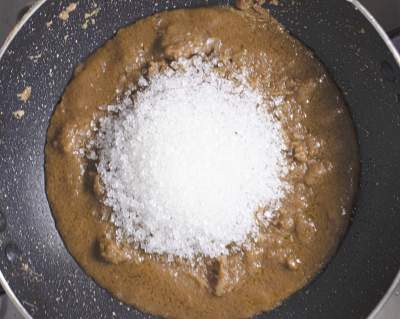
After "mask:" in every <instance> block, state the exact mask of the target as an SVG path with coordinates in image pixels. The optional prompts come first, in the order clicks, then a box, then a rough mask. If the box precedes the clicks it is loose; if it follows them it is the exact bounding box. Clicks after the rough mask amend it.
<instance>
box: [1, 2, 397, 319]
mask: <svg viewBox="0 0 400 319" xmlns="http://www.w3.org/2000/svg"><path fill="white" fill-rule="evenodd" d="M72 1H73V0H72ZM70 2H71V0H54V1H40V2H39V3H37V4H36V5H34V6H33V7H32V9H31V10H30V11H29V12H28V14H27V15H26V16H25V17H24V18H23V19H22V21H21V22H20V24H19V25H18V26H17V27H16V29H15V30H14V32H13V33H12V34H11V36H10V37H9V38H8V40H7V41H6V44H5V46H4V47H3V48H2V49H1V51H0V58H1V60H0V270H1V275H0V279H1V284H2V286H3V287H4V288H5V290H6V291H7V293H8V294H9V296H10V297H11V298H12V299H13V300H14V302H15V303H16V304H17V305H18V307H19V308H20V310H21V311H22V312H23V313H24V314H25V315H26V316H27V317H28V316H29V315H31V316H32V317H35V318H85V319H87V318H96V319H97V318H113V317H117V318H136V319H139V318H152V317H151V316H150V315H146V314H143V313H141V312H139V311H137V310H135V309H134V308H133V307H129V306H127V305H125V304H122V303H120V302H119V301H118V300H117V299H115V298H113V297H111V296H110V294H109V293H108V292H107V291H105V290H104V289H102V288H101V287H99V286H98V285H96V283H95V282H93V280H92V279H91V278H90V277H88V276H87V275H86V274H85V273H84V271H83V270H82V269H81V268H80V267H79V266H78V265H77V263H76V262H75V261H74V259H73V258H72V257H71V256H70V255H69V253H68V251H67V250H66V248H65V246H64V244H63V242H62V239H61V238H60V236H59V234H58V232H57V229H56V227H55V224H54V220H53V218H52V214H51V211H50V208H49V204H48V202H47V198H46V192H45V183H44V182H45V181H44V146H45V141H46V130H47V126H48V123H49V118H50V116H51V114H52V112H53V109H54V106H55V105H56V104H57V102H58V100H59V99H60V97H61V95H62V93H63V90H64V88H65V87H66V85H67V83H68V81H69V80H70V78H71V75H72V73H73V70H74V67H75V66H76V65H77V64H78V63H79V62H82V61H83V60H84V59H85V58H86V57H87V56H88V55H90V54H91V53H92V52H93V51H94V50H95V49H96V48H98V47H99V46H101V45H102V44H103V43H104V42H105V41H106V40H107V39H109V38H111V37H112V36H113V35H114V34H115V32H116V31H117V30H118V29H119V28H120V27H123V26H125V25H127V24H129V23H132V22H135V21H136V20H138V19H140V18H143V17H146V16H149V15H151V14H153V13H155V12H158V11H162V10H167V9H174V8H183V7H198V6H205V5H215V4H223V5H227V4H229V2H227V1H218V0H208V1H207V0H186V1H184V0H164V1H159V2H157V1H153V0H132V1H130V0H114V1H111V0H96V1H92V0H79V1H78V0H76V2H77V4H78V6H77V8H76V10H75V11H74V12H72V13H71V14H70V17H69V19H68V20H67V21H63V20H61V19H60V18H59V14H60V12H61V11H62V10H63V9H65V8H66V7H67V6H68V5H69V4H70ZM96 3H97V7H98V8H100V11H99V12H98V15H97V16H94V17H93V19H94V20H95V21H93V22H95V23H92V22H91V21H90V23H89V24H88V28H87V29H86V30H84V29H83V28H82V25H83V24H84V22H85V13H88V12H92V11H93V10H94V9H95V5H96ZM268 6H269V5H268ZM270 9H271V12H272V14H273V15H274V16H275V17H276V18H277V19H278V20H279V21H281V22H282V23H283V25H284V26H285V27H286V28H287V29H288V30H289V31H290V32H291V33H292V34H293V35H294V36H295V37H297V38H299V39H300V40H301V41H302V42H303V43H305V44H306V45H307V46H308V47H310V48H311V49H312V50H313V51H314V52H315V54H316V56H317V57H318V58H319V59H320V60H321V61H322V62H323V63H324V64H325V65H326V67H327V69H328V70H329V72H330V74H331V75H332V76H333V78H334V79H335V80H336V82H337V84H338V85H339V87H340V88H341V89H342V90H343V92H344V96H345V99H346V101H347V103H348V105H349V108H350V110H351V114H352V116H353V120H354V123H355V126H356V128H357V133H358V140H359V144H360V154H361V168H362V169H361V181H360V187H359V192H358V196H357V200H356V203H355V205H354V216H353V220H352V224H351V226H350V228H349V231H348V233H347V235H346V236H345V238H344V240H343V242H342V244H341V246H340V248H339V250H338V252H337V254H336V256H335V257H334V258H333V259H332V261H331V262H330V263H329V265H328V266H327V267H326V269H325V270H324V271H323V272H322V273H321V274H320V275H319V276H318V277H317V278H316V279H315V280H314V281H313V282H312V283H311V284H310V285H308V286H307V287H306V288H304V289H303V290H301V291H299V292H298V293H296V294H295V295H293V296H292V297H290V298H289V299H288V300H287V301H285V302H284V303H283V304H282V305H281V306H280V307H278V308H277V309H275V310H274V311H272V312H270V313H268V314H262V315H259V316H258V317H257V318H264V319H274V318H280V319H282V318H284V319H290V318H295V319H299V318H307V319H313V318H315V319H321V318H323V319H330V318H332V319H337V318H351V319H356V318H366V317H368V316H369V315H370V314H371V312H372V311H373V310H374V309H375V308H376V307H377V305H378V304H379V302H380V300H382V298H383V297H384V295H385V293H386V292H387V291H388V290H389V287H390V286H391V284H392V283H393V282H394V280H395V277H396V274H397V272H398V270H399V266H400V68H399V62H400V57H399V55H398V54H397V53H396V52H395V49H394V48H393V46H392V45H391V44H390V42H389V39H388V38H387V36H386V35H385V34H384V32H383V30H382V29H381V28H380V27H379V25H378V24H377V23H376V22H375V20H374V19H373V18H372V17H371V15H370V14H369V13H368V12H367V11H366V10H365V9H364V8H363V7H362V6H361V5H360V4H359V3H358V2H357V1H356V0H353V1H350V2H348V1H345V0H302V1H300V0H281V1H280V4H279V5H278V6H274V5H271V6H270ZM204 23H207V21H205V22H204ZM27 86H31V87H32V94H31V97H30V99H29V100H28V101H27V102H26V103H22V101H21V100H20V99H19V98H18V96H17V94H18V93H21V92H22V91H23V90H24V88H26V87H27ZM20 109H23V110H24V111H25V114H24V116H23V117H22V118H21V119H19V120H18V119H16V118H15V117H14V116H13V112H15V111H17V110H20ZM132 289H135V287H132Z"/></svg>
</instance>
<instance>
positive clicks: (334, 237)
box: [46, 1, 358, 319]
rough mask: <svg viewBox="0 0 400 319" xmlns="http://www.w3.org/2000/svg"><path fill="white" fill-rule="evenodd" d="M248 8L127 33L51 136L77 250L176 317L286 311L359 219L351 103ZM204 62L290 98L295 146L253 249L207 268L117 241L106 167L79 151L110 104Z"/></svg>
mask: <svg viewBox="0 0 400 319" xmlns="http://www.w3.org/2000/svg"><path fill="white" fill-rule="evenodd" d="M241 3H242V4H243V3H244V2H243V1H242V2H241ZM244 7H246V8H245V9H246V10H243V11H240V10H237V9H233V8H228V7H213V8H202V9H193V10H176V11H171V12H163V13H160V14H156V15H154V16H152V17H149V18H146V19H143V20H141V21H139V22H137V23H135V24H134V25H131V26H129V27H126V28H124V29H122V30H120V31H119V32H118V34H117V36H116V37H115V38H114V39H112V40H110V41H109V42H107V43H106V45H105V46H104V47H102V48H100V49H99V50H97V51H96V53H95V54H93V55H92V56H91V57H90V58H89V59H88V60H87V61H86V62H85V63H84V64H82V65H80V66H79V67H78V68H77V70H76V74H75V77H74V79H73V80H72V81H71V83H70V84H69V85H68V87H67V89H66V91H65V93H64V96H63V98H62V100H61V102H60V104H59V105H58V106H57V108H56V111H55V113H54V115H53V118H52V120H51V125H50V128H49V131H48V144H47V147H46V177H47V192H48V197H49V200H50V203H51V206H52V209H53V213H54V216H55V219H56V222H57V227H58V229H59V231H60V233H61V235H62V237H63V239H64V241H65V243H66V245H67V247H68V249H69V251H70V252H71V254H72V255H73V256H74V257H75V258H76V259H77V261H78V262H79V264H80V265H81V266H82V267H83V268H84V269H85V270H86V272H87V273H88V274H89V275H90V276H92V277H93V278H94V279H95V280H96V281H97V282H98V283H99V284H100V285H101V286H103V287H105V288H107V289H108V290H109V291H110V292H111V293H112V294H113V295H114V296H116V297H117V298H119V299H121V300H122V301H124V302H126V303H129V304H132V305H134V306H136V307H137V308H139V309H141V310H143V311H147V312H150V313H153V314H157V315H162V316H164V317H167V318H193V319H197V318H198V319H212V318H215V319H224V318H226V319H234V318H246V317H250V316H252V315H254V314H256V313H259V312H262V311H267V310H270V309H272V308H274V307H275V306H277V305H278V304H279V303H280V302H281V301H282V300H283V299H285V298H287V297H288V296H289V295H290V294H292V293H293V292H295V291H296V290H298V289H300V288H301V287H303V286H304V285H305V284H307V283H308V282H309V281H310V280H311V279H312V278H313V277H314V276H315V275H316V273H317V272H318V271H319V270H320V269H321V267H322V266H323V265H324V264H325V263H326V262H327V261H328V259H329V257H330V256H331V255H332V254H333V253H334V251H335V249H336V247H337V245H338V242H339V240H340V238H341V237H342V235H343V233H344V232H345V230H346V227H347V225H348V222H349V215H350V211H351V206H352V200H353V196H354V193H355V190H356V186H357V176H358V150H357V144H356V138H355V133H354V129H353V126H352V122H351V118H350V116H349V113H348V111H347V109H346V106H345V103H344V101H343V98H342V95H341V93H340V92H339V90H338V89H337V88H336V86H335V84H334V83H333V82H332V80H331V79H330V78H329V76H328V75H327V73H326V71H325V69H324V68H323V66H322V65H321V64H320V63H319V62H318V61H317V60H316V59H315V58H314V57H313V54H312V53H311V52H310V51H309V50H308V49H306V48H305V47H304V46H303V45H302V44H301V43H299V42H298V41H297V40H295V39H294V38H292V37H291V36H290V35H289V34H288V33H287V32H286V31H284V30H283V28H282V26H281V25H279V24H278V23H277V22H276V21H275V20H274V19H273V18H272V17H271V16H270V15H269V14H268V13H267V12H266V11H264V10H260V8H259V7H256V8H255V9H253V8H250V6H249V8H247V6H244ZM244 7H243V6H242V8H241V9H244ZM208 39H213V41H207V40H208ZM193 55H203V56H209V55H213V56H215V57H217V58H218V59H219V61H220V62H221V67H222V69H223V70H224V71H226V72H227V73H229V70H230V69H237V68H240V67H242V66H246V68H247V69H249V70H251V72H250V78H251V79H252V80H253V84H254V86H258V88H259V89H261V91H262V92H263V94H265V96H266V97H268V98H272V99H273V98H274V97H283V99H282V101H281V103H280V104H279V106H277V107H276V109H275V110H274V115H275V117H276V118H277V119H279V120H280V121H281V123H282V126H283V129H284V131H285V135H286V137H287V138H286V139H287V140H286V141H285V142H286V143H287V145H288V146H289V148H288V149H289V152H288V154H287V157H288V163H289V169H290V171H289V174H288V176H287V181H288V182H289V183H290V185H291V186H292V191H290V192H289V193H288V194H287V196H286V198H285V200H284V202H283V205H282V207H281V208H280V210H279V212H278V213H277V215H276V216H275V217H274V219H273V220H272V221H271V222H270V223H269V225H268V227H266V228H265V229H264V230H263V231H262V233H261V234H260V238H261V240H259V241H258V242H257V243H254V246H253V248H252V249H251V250H250V251H243V252H236V253H232V254H230V255H228V256H224V257H218V258H213V259H211V258H203V259H202V260H197V262H196V263H195V264H193V263H190V262H188V261H187V260H183V259H179V258H174V259H172V260H168V258H166V257H165V256H157V255H150V254H146V253H144V252H143V251H141V250H140V249H135V248H133V247H130V246H129V245H124V244H117V243H116V241H115V238H114V237H113V236H106V234H107V233H108V234H110V229H112V227H113V226H112V225H111V223H110V222H109V215H110V211H109V208H107V207H105V206H104V205H103V204H102V201H101V198H102V196H104V190H103V189H102V185H101V181H100V180H99V177H98V175H97V172H96V166H95V165H96V161H94V160H93V161H91V160H89V159H87V158H84V157H82V156H79V152H78V151H77V150H79V149H80V148H81V147H82V145H84V144H85V141H86V140H87V139H88V138H89V136H87V134H86V132H88V131H90V129H91V122H92V120H96V119H97V118H99V117H101V116H104V113H105V111H104V109H102V108H99V106H102V105H109V104H112V103H115V101H118V100H119V99H120V98H121V96H122V95H123V92H126V91H127V90H128V89H129V87H130V86H131V85H132V84H135V83H137V81H138V79H139V77H140V76H145V77H146V75H147V76H148V75H149V74H151V73H154V72H159V71H160V70H162V69H165V68H168V67H169V66H170V63H171V62H172V61H175V60H177V59H178V58H180V57H185V58H190V57H192V56H193ZM132 94H134V92H133V93H132ZM82 165H84V166H85V167H86V170H85V172H84V174H81V173H82V171H81V170H82Z"/></svg>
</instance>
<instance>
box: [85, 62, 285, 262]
mask: <svg viewBox="0 0 400 319" xmlns="http://www.w3.org/2000/svg"><path fill="white" fill-rule="evenodd" d="M213 67H214V66H213V64H212V63H209V62H204V61H202V60H201V59H200V58H193V59H191V60H181V61H179V62H177V63H176V64H175V66H174V68H177V69H179V71H174V70H172V69H170V70H169V71H168V72H165V73H163V74H158V75H155V76H153V77H151V78H150V79H148V81H146V80H144V79H141V80H140V81H139V82H140V86H144V88H143V89H142V90H141V91H138V92H137V93H136V95H135V98H134V100H133V101H130V100H127V99H125V100H124V101H123V103H122V104H121V105H120V106H119V107H118V109H119V111H118V112H117V113H111V114H110V115H109V116H108V117H105V118H103V119H101V120H100V124H99V130H98V132H97V137H96V140H95V145H96V149H97V157H98V161H99V162H98V167H97V169H98V173H99V174H100V177H101V180H102V181H103V183H104V186H105V190H106V196H105V199H104V203H105V204H106V205H108V206H110V207H111V208H112V209H113V214H112V217H111V221H112V223H114V224H115V226H116V228H117V239H118V240H124V239H125V240H126V239H127V240H128V241H130V242H131V243H135V244H136V245H140V247H141V248H143V249H144V250H145V251H146V252H148V253H157V254H168V255H175V256H180V257H185V258H192V257H194V256H196V255H199V254H200V255H205V256H210V257H215V256H219V255H223V254H228V253H229V251H228V247H227V246H228V245H233V246H237V247H239V246H243V245H244V244H246V243H247V242H248V241H249V240H250V239H251V238H253V239H254V238H256V237H257V233H258V227H259V226H258V225H257V220H256V217H255V211H256V210H257V209H258V208H260V207H269V208H268V209H267V211H266V215H265V216H264V217H266V218H270V217H271V216H272V215H273V211H274V209H276V208H277V206H278V205H279V200H280V199H281V198H282V197H283V196H284V182H282V180H281V177H282V176H283V175H284V174H285V172H286V171H285V166H286V162H285V156H284V155H283V150H284V148H285V146H284V142H283V138H282V135H281V134H282V133H281V127H280V124H279V122H277V121H276V120H275V119H274V118H273V116H272V115H271V114H269V113H268V112H267V111H266V110H265V105H263V103H265V102H264V101H263V99H262V97H261V95H260V94H259V93H257V92H256V91H254V90H252V89H251V88H250V87H249V86H248V85H247V84H243V83H242V84H241V85H240V86H238V85H237V84H233V82H232V81H230V80H226V79H224V78H222V77H221V76H220V75H218V74H217V73H216V72H215V71H213ZM243 81H244V80H243ZM114 108H115V106H113V107H111V109H114ZM92 155H93V154H92ZM93 156H94V155H93Z"/></svg>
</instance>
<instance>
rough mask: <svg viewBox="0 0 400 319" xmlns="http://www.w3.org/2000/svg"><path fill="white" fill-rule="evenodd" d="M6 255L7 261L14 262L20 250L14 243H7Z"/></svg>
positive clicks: (19, 254)
mask: <svg viewBox="0 0 400 319" xmlns="http://www.w3.org/2000/svg"><path fill="white" fill-rule="evenodd" d="M5 253H6V257H7V259H8V261H9V262H12V263H13V262H15V261H16V260H17V259H18V258H19V257H20V256H21V250H20V249H19V248H18V246H17V245H16V244H14V243H9V244H8V245H7V246H6V249H5Z"/></svg>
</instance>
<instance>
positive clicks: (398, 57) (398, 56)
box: [0, 0, 400, 319]
mask: <svg viewBox="0 0 400 319" xmlns="http://www.w3.org/2000/svg"><path fill="white" fill-rule="evenodd" d="M46 1H47V0H37V1H36V2H34V4H32V6H31V7H30V9H29V10H28V11H27V12H26V13H25V15H24V16H23V17H22V18H21V19H20V20H19V21H18V22H17V24H16V25H15V26H14V28H13V29H12V30H11V32H10V33H9V34H8V36H7V38H6V40H5V41H4V43H3V44H2V46H1V47H0V61H1V59H2V58H3V56H4V54H5V52H6V51H7V49H8V47H9V46H10V44H11V42H12V41H13V40H14V38H15V37H16V36H17V34H18V33H19V31H20V30H21V29H22V27H23V26H24V25H25V23H26V22H27V21H28V20H29V19H30V18H31V16H32V15H33V14H34V13H35V12H36V11H37V10H39V8H40V7H41V6H42V5H43V4H44V3H45V2H46ZM346 1H347V2H349V3H350V4H352V5H353V6H354V10H357V11H359V12H360V13H361V14H362V15H363V16H364V17H365V18H366V19H367V20H368V22H369V23H370V24H371V25H372V26H373V27H374V29H375V31H376V32H377V33H378V34H379V36H380V37H381V39H382V40H383V41H384V43H385V44H386V46H387V47H388V49H389V51H390V52H391V53H392V55H393V57H394V60H395V61H396V63H397V65H398V67H399V68H400V53H399V52H398V51H397V49H396V48H395V46H394V44H393V43H392V41H391V40H390V38H389V36H388V35H387V33H386V32H385V31H384V29H383V27H382V26H381V25H380V24H379V22H378V21H377V20H376V19H375V17H374V16H373V15H372V14H371V13H370V12H369V10H368V9H367V8H366V7H365V6H364V5H362V4H361V3H360V2H359V0H346ZM399 283H400V269H399V271H398V273H397V275H396V277H395V278H394V280H393V282H392V284H391V286H390V288H389V289H388V290H387V291H386V293H385V295H384V296H383V297H382V299H381V300H380V301H379V303H378V304H377V306H376V307H375V308H374V310H373V311H372V312H371V314H370V315H369V316H368V319H374V318H375V317H376V316H377V315H378V314H379V313H380V312H381V310H382V309H383V308H384V307H385V305H386V304H387V303H388V301H389V300H390V298H391V296H392V294H393V293H394V291H395V289H396V287H397V285H398V284H399ZM0 284H1V286H2V287H3V289H4V291H5V292H6V294H7V296H8V297H9V298H10V299H11V302H12V303H13V304H14V306H15V307H16V308H17V310H18V311H19V312H20V313H21V315H22V316H23V317H24V318H25V319H32V316H31V315H30V314H29V312H28V311H27V310H26V309H25V307H24V306H23V305H22V303H21V302H20V300H19V299H18V298H17V297H16V295H15V294H14V292H13V290H12V289H11V287H10V286H9V284H8V282H7V280H6V278H5V277H4V275H3V273H2V272H1V271H0Z"/></svg>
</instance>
